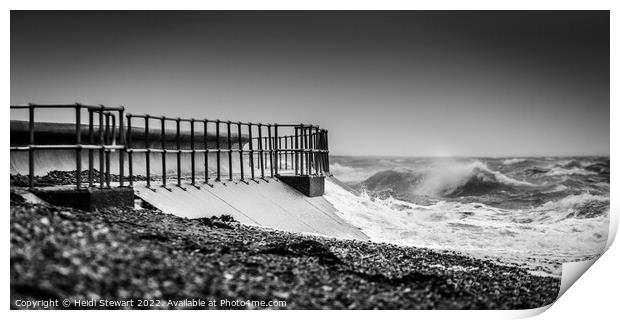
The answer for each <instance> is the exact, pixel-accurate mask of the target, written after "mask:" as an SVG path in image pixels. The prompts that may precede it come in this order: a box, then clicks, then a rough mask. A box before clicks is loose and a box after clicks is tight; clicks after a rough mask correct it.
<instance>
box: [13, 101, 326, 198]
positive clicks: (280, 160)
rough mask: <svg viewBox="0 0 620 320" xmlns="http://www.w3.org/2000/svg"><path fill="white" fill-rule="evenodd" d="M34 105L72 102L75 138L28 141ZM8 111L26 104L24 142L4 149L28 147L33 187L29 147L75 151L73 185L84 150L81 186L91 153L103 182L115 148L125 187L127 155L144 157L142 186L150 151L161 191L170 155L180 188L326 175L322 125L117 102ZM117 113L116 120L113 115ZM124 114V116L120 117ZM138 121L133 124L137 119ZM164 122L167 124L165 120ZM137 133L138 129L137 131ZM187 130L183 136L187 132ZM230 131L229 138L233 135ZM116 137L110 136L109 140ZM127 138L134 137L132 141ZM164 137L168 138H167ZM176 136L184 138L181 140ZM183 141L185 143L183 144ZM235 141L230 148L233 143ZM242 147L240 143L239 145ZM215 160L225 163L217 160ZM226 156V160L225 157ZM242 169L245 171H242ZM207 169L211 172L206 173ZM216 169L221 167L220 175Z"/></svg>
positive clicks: (30, 177)
mask: <svg viewBox="0 0 620 320" xmlns="http://www.w3.org/2000/svg"><path fill="white" fill-rule="evenodd" d="M39 108H74V109H75V110H76V111H75V144H66V145H58V144H48V145H37V144H36V143H35V142H36V141H35V139H34V137H35V124H36V122H35V110H36V109H39ZM11 109H28V110H29V117H28V133H29V143H28V145H26V146H18V147H11V151H27V152H28V164H29V170H28V180H29V186H30V188H32V187H34V172H35V169H34V152H35V151H36V150H40V149H50V150H62V149H75V152H76V177H75V179H76V183H75V184H76V187H77V188H81V187H83V185H82V181H81V172H82V167H81V166H82V160H81V159H82V154H81V153H82V151H83V150H87V151H88V178H87V182H88V186H89V187H92V186H93V184H94V179H93V169H94V164H93V162H94V161H93V153H94V152H95V151H97V150H98V151H99V172H100V175H99V187H100V188H104V187H110V176H111V174H110V152H115V150H119V151H120V152H118V161H119V172H118V173H119V180H118V181H119V184H120V186H124V182H125V181H124V180H125V177H124V169H125V163H124V159H125V153H126V154H127V160H128V173H129V175H128V177H127V179H128V182H129V185H130V186H133V184H134V182H135V181H136V175H135V172H134V164H135V161H138V160H137V159H135V156H136V155H137V154H143V155H144V161H145V163H144V165H145V173H146V175H145V178H144V180H146V185H147V187H149V188H150V187H151V185H152V183H153V182H154V181H155V179H154V177H153V174H152V172H153V170H152V169H153V165H154V164H153V163H152V161H151V160H153V159H152V155H153V154H158V153H159V154H161V160H160V161H161V162H160V165H159V166H160V168H161V177H159V178H161V182H162V185H161V186H162V187H164V188H166V189H168V190H170V189H169V187H168V176H167V169H169V168H170V165H169V164H168V163H167V158H168V157H167V155H168V154H175V155H176V157H175V158H176V165H175V166H174V169H175V171H176V185H177V186H178V187H180V188H184V187H183V186H182V181H184V180H185V179H186V178H189V179H190V181H191V183H190V184H191V185H192V186H195V187H198V188H199V185H198V183H199V180H201V181H202V182H203V183H205V184H207V185H210V186H213V185H212V184H211V181H212V180H214V181H222V179H228V180H229V181H233V180H234V177H235V176H238V180H239V181H240V182H243V183H248V180H249V181H255V182H258V181H257V179H262V180H265V181H267V180H266V175H267V176H269V177H276V176H278V175H281V174H282V175H286V174H291V175H324V174H329V146H328V136H327V130H324V129H320V128H319V127H318V126H316V125H310V124H278V123H275V124H263V123H251V122H232V121H222V120H210V119H193V118H192V119H184V118H171V117H165V116H153V115H148V114H145V115H135V114H129V113H127V114H126V115H124V114H123V113H124V110H125V108H124V107H118V108H111V107H104V106H89V105H84V104H79V103H76V104H73V105H35V104H28V105H19V106H11ZM82 110H87V111H88V122H87V125H88V143H86V144H84V143H83V142H82V123H81V122H82V120H81V112H82ZM95 115H98V117H99V125H98V127H97V128H96V129H97V131H98V135H97V136H95V134H94V133H95V126H94V116H95ZM117 117H118V119H119V120H118V124H117V123H116V118H117ZM125 118H126V122H124V121H123V120H124V119H125ZM138 120H139V121H140V122H143V124H144V126H143V127H136V126H135V124H136V122H137V121H138ZM153 121H156V122H157V127H158V130H159V134H157V132H156V131H155V130H153V129H152V122H153ZM171 125H172V126H171ZM182 125H189V130H181V126H182ZM142 130H143V133H141V132H139V131H142ZM187 135H189V139H188V137H187ZM233 135H234V136H235V137H234V138H235V139H234V140H233ZM117 138H118V139H117ZM134 139H141V141H143V142H144V143H143V146H142V147H141V146H139V144H136V143H135V142H134ZM170 140H172V143H169V142H170ZM187 140H189V141H187ZM182 141H183V142H184V143H182ZM187 142H189V143H187ZM235 145H236V146H235ZM244 147H245V148H244ZM182 154H189V158H190V160H189V161H190V164H189V167H190V168H189V172H190V176H189V177H184V176H183V174H182V172H183V167H182V166H183V164H182V161H181V158H182ZM198 154H202V155H203V156H202V157H201V158H202V163H197V155H198ZM209 155H214V157H215V159H214V160H215V161H214V162H215V164H210V163H209V162H210V161H209ZM233 156H238V159H239V161H238V164H237V165H233ZM222 160H223V161H225V162H227V165H226V164H225V165H222ZM226 160H227V161H226ZM197 165H200V166H202V167H203V169H201V170H203V171H204V176H201V177H198V175H197V173H198V170H197ZM246 167H247V169H248V170H249V172H247V171H246ZM210 169H214V170H213V171H214V174H213V176H211V175H212V174H210ZM223 170H226V171H227V173H228V174H227V177H224V174H223Z"/></svg>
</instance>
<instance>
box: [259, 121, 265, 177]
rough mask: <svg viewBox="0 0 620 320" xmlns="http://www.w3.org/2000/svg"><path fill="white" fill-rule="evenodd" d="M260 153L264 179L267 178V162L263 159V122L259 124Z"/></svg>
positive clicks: (261, 171) (261, 173)
mask: <svg viewBox="0 0 620 320" xmlns="http://www.w3.org/2000/svg"><path fill="white" fill-rule="evenodd" d="M258 149H259V150H260V151H258V155H259V156H260V159H259V160H260V161H259V162H260V176H261V178H262V179H265V164H264V162H263V161H264V160H263V125H262V124H261V123H259V124H258Z"/></svg>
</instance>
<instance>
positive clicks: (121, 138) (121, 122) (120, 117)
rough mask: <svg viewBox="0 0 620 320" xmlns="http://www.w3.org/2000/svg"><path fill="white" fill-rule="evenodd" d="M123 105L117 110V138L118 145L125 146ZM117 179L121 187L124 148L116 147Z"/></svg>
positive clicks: (123, 183) (123, 168)
mask: <svg viewBox="0 0 620 320" xmlns="http://www.w3.org/2000/svg"><path fill="white" fill-rule="evenodd" d="M124 112H125V107H123V106H121V110H120V111H119V112H118V139H119V143H120V145H122V146H123V147H125V124H124V120H125V117H124ZM118 174H119V177H118V181H119V185H120V186H121V187H124V186H125V150H123V149H118Z"/></svg>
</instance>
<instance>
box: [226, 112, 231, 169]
mask: <svg viewBox="0 0 620 320" xmlns="http://www.w3.org/2000/svg"><path fill="white" fill-rule="evenodd" d="M226 131H227V138H228V180H230V181H233V170H232V137H231V135H230V120H228V121H226Z"/></svg>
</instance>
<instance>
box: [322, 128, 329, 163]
mask: <svg viewBox="0 0 620 320" xmlns="http://www.w3.org/2000/svg"><path fill="white" fill-rule="evenodd" d="M323 131H325V169H326V171H327V173H328V174H329V133H328V131H327V130H323Z"/></svg>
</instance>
